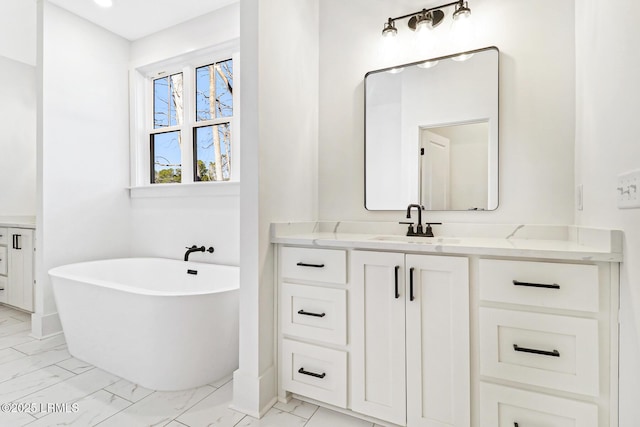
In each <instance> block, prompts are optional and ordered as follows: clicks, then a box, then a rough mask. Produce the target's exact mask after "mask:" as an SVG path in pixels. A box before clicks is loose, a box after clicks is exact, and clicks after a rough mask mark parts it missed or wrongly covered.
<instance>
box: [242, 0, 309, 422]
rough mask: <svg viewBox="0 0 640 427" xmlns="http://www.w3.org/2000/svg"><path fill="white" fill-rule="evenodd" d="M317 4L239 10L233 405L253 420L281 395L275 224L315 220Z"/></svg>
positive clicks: (247, 1) (293, 0)
mask: <svg viewBox="0 0 640 427" xmlns="http://www.w3.org/2000/svg"><path fill="white" fill-rule="evenodd" d="M266 3H268V6H267V5H265V4H266ZM318 3H319V2H318V0H273V1H270V2H259V1H258V0H243V1H242V3H241V8H242V9H241V30H242V35H241V51H242V71H241V77H242V84H243V89H242V105H243V113H242V114H243V115H242V124H241V127H242V147H241V150H242V192H241V200H240V205H241V231H240V236H241V242H242V252H241V256H240V282H241V285H240V368H239V370H238V371H236V373H235V375H234V403H233V405H234V406H235V407H236V408H237V409H240V410H242V411H244V412H247V413H249V414H252V415H259V414H260V413H261V412H262V411H264V410H265V409H268V407H269V406H270V404H271V403H272V402H273V399H274V398H275V392H276V390H275V386H276V381H275V370H274V363H275V358H274V323H273V320H274V311H273V308H274V301H273V286H274V283H273V250H272V247H271V245H270V243H269V224H270V223H271V222H274V221H308V220H314V219H315V218H316V217H317V199H318V197H317V141H318V139H317V134H318Z"/></svg>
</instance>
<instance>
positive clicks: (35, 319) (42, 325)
mask: <svg viewBox="0 0 640 427" xmlns="http://www.w3.org/2000/svg"><path fill="white" fill-rule="evenodd" d="M61 333H62V324H61V323H60V317H59V316H58V313H51V314H45V315H41V314H38V313H33V314H32V315H31V336H32V337H34V338H37V339H39V340H41V339H44V338H49V337H52V336H54V335H58V334H61Z"/></svg>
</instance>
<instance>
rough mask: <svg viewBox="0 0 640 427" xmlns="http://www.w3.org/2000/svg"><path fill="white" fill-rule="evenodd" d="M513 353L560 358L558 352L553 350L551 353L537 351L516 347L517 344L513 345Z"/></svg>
mask: <svg viewBox="0 0 640 427" xmlns="http://www.w3.org/2000/svg"><path fill="white" fill-rule="evenodd" d="M513 351H520V352H522V353H533V354H540V355H542V356H551V357H560V352H559V351H558V350H553V351H545V350H537V349H535V348H526V347H520V346H518V344H514V345H513Z"/></svg>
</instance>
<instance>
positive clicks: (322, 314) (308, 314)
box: [298, 310, 327, 317]
mask: <svg viewBox="0 0 640 427" xmlns="http://www.w3.org/2000/svg"><path fill="white" fill-rule="evenodd" d="M298 314H302V315H303V316H313V317H324V316H326V315H327V314H326V313H320V314H318V313H309V312H308V311H304V310H298Z"/></svg>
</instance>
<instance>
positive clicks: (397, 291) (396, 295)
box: [395, 265, 400, 299]
mask: <svg viewBox="0 0 640 427" xmlns="http://www.w3.org/2000/svg"><path fill="white" fill-rule="evenodd" d="M398 270H400V266H399V265H396V273H395V274H396V293H395V297H396V299H398V298H400V291H399V290H398Z"/></svg>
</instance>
